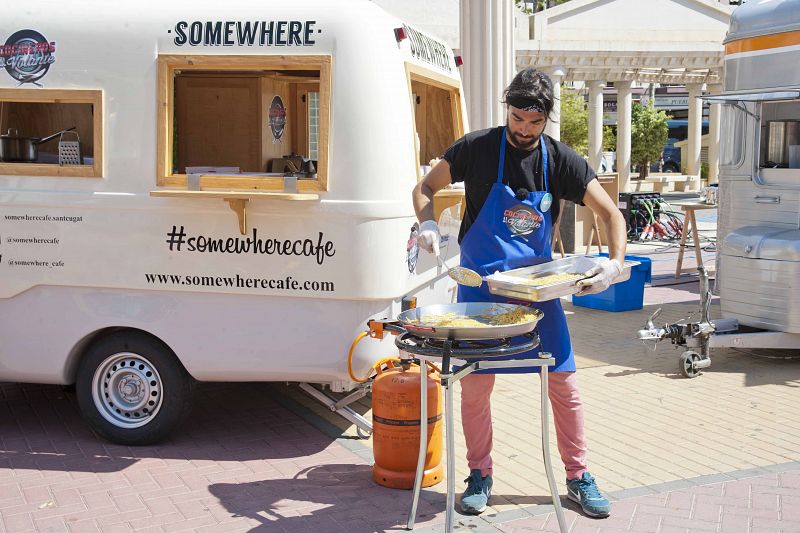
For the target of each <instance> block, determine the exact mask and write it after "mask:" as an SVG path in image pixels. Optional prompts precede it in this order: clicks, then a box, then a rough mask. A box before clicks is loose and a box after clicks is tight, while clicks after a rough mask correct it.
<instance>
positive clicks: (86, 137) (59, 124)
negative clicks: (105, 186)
mask: <svg viewBox="0 0 800 533" xmlns="http://www.w3.org/2000/svg"><path fill="white" fill-rule="evenodd" d="M102 107H103V93H102V92H101V91H89V90H68V89H63V90H62V89H0V132H2V134H3V135H4V136H6V138H7V140H5V141H4V142H3V144H2V148H3V150H0V175H14V176H51V177H100V176H102V173H103V172H102V169H103V162H102V145H103V135H102V132H103V116H102V115H103V114H102ZM62 130H70V131H65V132H64V133H62V134H59V132H61V131H62ZM54 134H58V135H55V136H53V135H54Z"/></svg>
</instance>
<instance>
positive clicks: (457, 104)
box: [320, 62, 464, 182]
mask: <svg viewBox="0 0 800 533" xmlns="http://www.w3.org/2000/svg"><path fill="white" fill-rule="evenodd" d="M406 79H407V81H408V98H409V102H410V104H411V109H415V106H416V102H415V101H414V91H413V90H412V88H411V82H412V81H416V82H420V83H427V84H429V85H432V86H434V87H438V88H439V89H444V90H445V91H447V92H448V93H450V113H451V116H452V118H453V132H454V137H455V138H454V139H453V141H456V140H458V139H460V138H461V137H463V136H464V117H463V113H462V109H461V87H460V86H459V83H458V81H456V80H453V79H451V78H448V77H447V76H443V75H442V74H439V73H438V72H435V71H433V70H430V69H427V68H424V67H421V66H419V65H416V64H413V63H409V62H406ZM321 108H322V106H321V105H320V109H321ZM416 133H417V124H416V119H415V118H414V117H413V115H412V124H411V145H412V146H413V147H414V153H415V154H416V159H417V164H416V167H417V169H416V170H417V181H418V182H419V181H421V180H422V178H423V175H422V168H421V165H423V162H422V161H421V160H420V147H419V146H417V142H416ZM424 164H427V162H425V163H424Z"/></svg>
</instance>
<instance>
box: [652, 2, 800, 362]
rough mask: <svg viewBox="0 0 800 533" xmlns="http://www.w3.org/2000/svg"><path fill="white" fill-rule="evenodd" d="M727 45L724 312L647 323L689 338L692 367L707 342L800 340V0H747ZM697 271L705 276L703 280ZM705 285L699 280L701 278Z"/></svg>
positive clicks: (798, 343) (720, 259) (720, 266)
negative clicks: (711, 316) (662, 324)
mask: <svg viewBox="0 0 800 533" xmlns="http://www.w3.org/2000/svg"><path fill="white" fill-rule="evenodd" d="M724 45H725V91H724V93H723V94H719V95H711V96H709V97H707V99H708V100H710V101H711V102H715V103H720V104H723V107H722V129H721V134H720V137H721V140H720V144H721V146H720V156H721V157H720V159H721V160H720V178H719V182H720V183H719V188H720V190H719V217H718V228H717V242H718V243H720V245H719V247H718V252H717V277H716V290H717V292H718V294H719V297H720V303H721V311H722V316H723V319H722V320H717V321H710V320H709V319H708V298H709V296H710V295H709V293H708V290H707V286H706V287H705V288H704V290H703V291H701V292H702V293H703V294H704V295H705V298H704V302H703V311H704V312H703V318H702V319H701V321H700V323H695V324H674V325H672V326H669V325H668V326H666V327H665V328H661V329H658V328H654V327H653V325H652V321H651V323H650V327H649V328H648V329H646V330H643V331H642V332H640V336H641V337H642V338H654V337H655V338H664V337H667V338H670V339H672V340H673V341H675V342H677V344H682V345H685V346H687V347H689V348H690V350H687V351H686V352H685V353H684V354H683V356H682V357H681V370H682V371H683V372H684V374H685V375H687V376H689V377H693V376H695V375H697V373H698V371H699V369H701V368H704V367H707V366H708V365H709V364H710V359H709V350H710V348H712V347H715V346H719V347H723V346H725V347H731V346H732V347H754V348H783V349H797V350H800V69H798V68H796V66H797V65H799V64H800V0H753V1H749V2H747V3H746V4H744V5H742V6H741V7H738V8H737V9H736V10H735V11H734V12H733V15H732V18H731V25H730V30H729V31H728V35H727V37H726V39H725V42H724ZM704 281H705V280H704ZM706 285H707V283H706Z"/></svg>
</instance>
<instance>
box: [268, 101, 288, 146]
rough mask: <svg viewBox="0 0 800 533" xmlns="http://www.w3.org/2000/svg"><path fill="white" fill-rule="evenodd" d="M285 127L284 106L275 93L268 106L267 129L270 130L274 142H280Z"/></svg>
mask: <svg viewBox="0 0 800 533" xmlns="http://www.w3.org/2000/svg"><path fill="white" fill-rule="evenodd" d="M285 127H286V107H285V106H284V105H283V100H281V97H280V96H277V95H276V96H275V98H273V99H272V104H270V106H269V129H270V130H271V131H272V137H273V139H274V141H275V142H281V137H283V129H284V128H285Z"/></svg>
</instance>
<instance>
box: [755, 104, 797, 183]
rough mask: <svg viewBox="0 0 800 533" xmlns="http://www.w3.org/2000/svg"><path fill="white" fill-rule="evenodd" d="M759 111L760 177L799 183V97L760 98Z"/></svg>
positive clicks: (766, 181) (778, 181)
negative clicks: (769, 100)
mask: <svg viewBox="0 0 800 533" xmlns="http://www.w3.org/2000/svg"><path fill="white" fill-rule="evenodd" d="M759 114H760V116H761V131H760V139H761V141H760V147H759V148H760V149H759V169H760V175H761V180H762V181H763V182H764V183H767V184H773V185H777V184H784V185H789V184H790V185H797V186H800V100H788V101H780V102H763V103H762V104H761V110H760V113H759Z"/></svg>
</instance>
